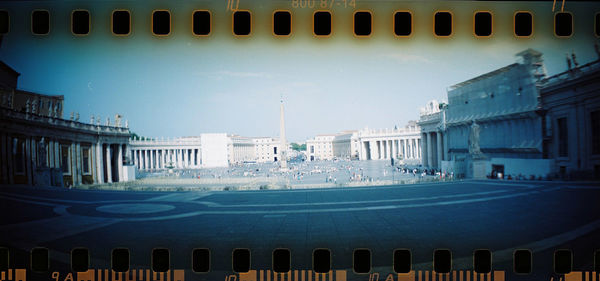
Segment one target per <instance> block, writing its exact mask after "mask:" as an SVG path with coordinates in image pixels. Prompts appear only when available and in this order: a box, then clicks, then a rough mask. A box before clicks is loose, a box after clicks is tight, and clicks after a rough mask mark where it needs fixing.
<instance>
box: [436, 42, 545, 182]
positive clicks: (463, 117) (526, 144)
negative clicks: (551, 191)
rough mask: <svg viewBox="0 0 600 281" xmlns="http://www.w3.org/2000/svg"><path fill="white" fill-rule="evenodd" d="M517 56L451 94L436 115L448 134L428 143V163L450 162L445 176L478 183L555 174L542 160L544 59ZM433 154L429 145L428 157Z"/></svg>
mask: <svg viewBox="0 0 600 281" xmlns="http://www.w3.org/2000/svg"><path fill="white" fill-rule="evenodd" d="M516 56H517V57H518V61H517V62H516V63H513V64H511V65H508V66H505V67H503V68H500V69H497V70H494V71H492V72H489V73H486V74H483V75H481V76H478V77H475V78H473V79H470V80H467V81H464V82H461V83H459V84H456V85H454V86H451V87H450V88H449V89H448V105H447V108H446V109H445V110H443V112H442V113H440V118H438V117H435V116H431V118H435V119H439V120H441V122H440V123H439V125H438V126H437V127H438V128H442V129H444V128H445V131H442V137H441V138H437V137H435V138H434V137H433V135H432V137H431V138H430V137H429V136H428V139H427V141H429V140H431V142H432V145H431V151H432V154H427V159H428V162H427V163H428V164H430V163H432V162H430V161H429V160H432V159H433V155H436V154H437V155H438V157H441V158H442V161H444V162H445V161H448V163H447V165H442V166H443V167H441V170H442V171H447V172H454V173H456V174H457V175H458V176H466V177H475V178H480V177H485V176H487V175H491V174H497V173H500V174H501V175H515V176H517V175H519V174H521V175H524V176H527V177H529V176H535V177H536V178H537V177H542V176H546V175H547V174H548V173H550V172H551V170H552V165H553V164H552V163H551V161H547V160H541V159H542V158H543V148H542V139H543V138H542V121H543V119H542V114H541V113H542V112H541V104H540V99H539V97H540V95H539V89H538V86H539V85H540V83H541V81H542V79H543V78H544V77H545V76H546V71H545V68H544V64H543V60H542V54H541V53H539V52H537V51H535V50H532V49H527V50H525V51H523V52H520V53H518V54H516ZM441 117H444V118H441ZM431 125H433V124H431ZM428 127H431V126H428ZM435 135H437V133H435ZM444 136H445V139H446V140H447V141H446V142H444V141H443V140H444ZM434 139H435V140H434ZM439 139H441V140H442V145H441V148H442V150H447V151H442V153H441V154H440V153H439V152H438V153H435V147H436V145H433V142H435V141H436V140H439ZM427 141H426V142H427ZM438 143H439V142H438ZM444 144H447V146H446V147H444ZM437 147H438V148H439V147H440V145H439V144H438V145H437ZM429 151H430V149H429V146H428V149H427V152H426V153H429ZM446 156H447V157H446ZM475 160H477V161H475ZM438 162H439V161H438ZM475 163H478V165H476V166H477V167H476V166H474V164H475ZM479 164H481V165H479ZM434 165H435V164H434Z"/></svg>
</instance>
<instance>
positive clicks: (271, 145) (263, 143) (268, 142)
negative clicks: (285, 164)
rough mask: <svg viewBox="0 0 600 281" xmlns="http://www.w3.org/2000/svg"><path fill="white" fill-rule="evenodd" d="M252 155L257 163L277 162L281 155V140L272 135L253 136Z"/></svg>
mask: <svg viewBox="0 0 600 281" xmlns="http://www.w3.org/2000/svg"><path fill="white" fill-rule="evenodd" d="M253 142H254V155H255V157H256V162H257V163H268V162H277V161H278V160H279V158H280V157H281V155H280V153H279V148H280V147H281V142H280V141H279V139H277V138H272V137H256V138H253Z"/></svg>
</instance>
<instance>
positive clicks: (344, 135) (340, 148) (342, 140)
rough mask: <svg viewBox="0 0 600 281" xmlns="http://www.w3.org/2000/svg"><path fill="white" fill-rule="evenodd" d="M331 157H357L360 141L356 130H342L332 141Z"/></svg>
mask: <svg viewBox="0 0 600 281" xmlns="http://www.w3.org/2000/svg"><path fill="white" fill-rule="evenodd" d="M332 149H333V157H335V158H339V159H358V155H359V150H360V141H359V139H358V131H344V132H341V133H339V134H337V135H336V136H335V137H334V138H333V141H332Z"/></svg>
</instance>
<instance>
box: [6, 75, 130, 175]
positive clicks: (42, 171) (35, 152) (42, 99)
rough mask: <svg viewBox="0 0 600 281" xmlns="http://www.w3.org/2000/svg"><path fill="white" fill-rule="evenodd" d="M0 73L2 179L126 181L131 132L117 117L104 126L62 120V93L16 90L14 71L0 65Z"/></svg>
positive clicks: (74, 119) (94, 123)
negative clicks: (47, 93)
mask: <svg viewBox="0 0 600 281" xmlns="http://www.w3.org/2000/svg"><path fill="white" fill-rule="evenodd" d="M0 71H1V72H2V73H1V75H0V77H1V78H2V79H3V81H1V82H0V84H1V85H2V87H1V89H0V98H1V99H2V103H1V107H0V167H1V169H0V170H1V171H0V175H1V180H0V182H1V183H3V184H27V185H40V186H75V185H81V184H93V183H105V182H108V183H110V182H119V181H126V180H130V179H131V173H129V170H130V169H128V167H129V159H131V158H130V157H129V156H130V155H128V153H127V152H128V151H129V149H128V145H129V144H128V140H129V136H130V132H129V129H128V128H127V127H126V126H121V122H120V119H119V118H120V116H119V115H117V116H118V118H117V119H116V120H115V122H114V123H110V121H107V123H106V124H104V125H101V124H100V120H99V119H97V120H93V119H92V120H91V122H90V123H84V122H80V121H79V118H78V116H77V118H75V117H72V118H71V120H65V119H62V108H63V100H64V98H63V97H62V96H49V95H42V94H36V93H33V92H26V91H21V90H18V89H16V86H17V79H18V76H19V74H18V73H17V72H16V71H14V70H12V69H10V68H9V67H8V66H7V65H5V64H4V63H2V66H1V67H0ZM11 87H12V88H11Z"/></svg>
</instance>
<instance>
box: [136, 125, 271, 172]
mask: <svg viewBox="0 0 600 281" xmlns="http://www.w3.org/2000/svg"><path fill="white" fill-rule="evenodd" d="M129 143H130V146H131V154H132V155H133V161H134V163H135V165H136V167H137V169H138V170H160V169H167V168H175V169H199V168H209V167H227V166H228V165H232V164H240V163H244V162H273V161H277V160H278V159H277V158H278V157H279V151H278V150H279V146H280V144H279V141H278V140H277V139H275V138H251V137H243V136H238V135H228V134H225V133H216V134H201V135H200V136H195V137H182V138H174V139H145V140H140V139H130V140H129Z"/></svg>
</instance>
